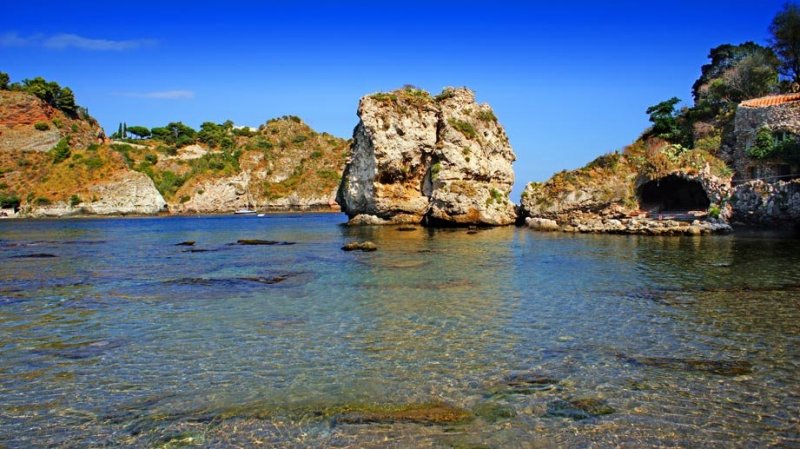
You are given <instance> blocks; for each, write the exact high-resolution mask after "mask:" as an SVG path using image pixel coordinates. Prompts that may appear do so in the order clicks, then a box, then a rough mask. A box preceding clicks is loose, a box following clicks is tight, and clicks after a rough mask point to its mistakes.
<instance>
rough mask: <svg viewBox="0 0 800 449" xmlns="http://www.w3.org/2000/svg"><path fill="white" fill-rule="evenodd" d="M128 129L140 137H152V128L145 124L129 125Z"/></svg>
mask: <svg viewBox="0 0 800 449" xmlns="http://www.w3.org/2000/svg"><path fill="white" fill-rule="evenodd" d="M127 131H128V132H129V133H131V134H133V135H134V136H136V137H138V138H139V139H146V138H148V137H150V130H149V129H147V128H146V127H144V126H130V127H128V130H127Z"/></svg>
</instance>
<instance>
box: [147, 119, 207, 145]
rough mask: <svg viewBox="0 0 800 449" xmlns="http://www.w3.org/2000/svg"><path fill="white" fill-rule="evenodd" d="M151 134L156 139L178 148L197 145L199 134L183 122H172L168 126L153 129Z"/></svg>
mask: <svg viewBox="0 0 800 449" xmlns="http://www.w3.org/2000/svg"><path fill="white" fill-rule="evenodd" d="M150 134H151V135H152V136H153V138H154V139H158V140H161V141H162V142H164V143H167V144H170V145H175V146H177V147H182V146H186V145H191V144H193V143H195V141H196V137H197V132H196V131H195V130H194V129H193V128H191V127H190V126H186V125H184V124H183V123H182V122H171V123H169V124H167V126H164V127H161V128H153V129H151V130H150Z"/></svg>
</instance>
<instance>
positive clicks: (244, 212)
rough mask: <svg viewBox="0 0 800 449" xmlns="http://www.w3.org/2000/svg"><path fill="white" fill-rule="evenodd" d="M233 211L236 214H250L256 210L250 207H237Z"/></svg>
mask: <svg viewBox="0 0 800 449" xmlns="http://www.w3.org/2000/svg"><path fill="white" fill-rule="evenodd" d="M233 213H234V214H236V215H251V214H254V213H256V211H254V210H250V209H239V210H237V211H234V212H233Z"/></svg>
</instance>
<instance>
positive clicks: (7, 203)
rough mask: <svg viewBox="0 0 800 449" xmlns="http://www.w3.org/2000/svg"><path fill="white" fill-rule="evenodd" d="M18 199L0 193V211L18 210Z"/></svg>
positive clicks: (15, 196)
mask: <svg viewBox="0 0 800 449" xmlns="http://www.w3.org/2000/svg"><path fill="white" fill-rule="evenodd" d="M19 203H20V199H19V197H18V196H17V195H14V194H5V193H2V192H0V209H11V208H13V209H15V210H16V209H19Z"/></svg>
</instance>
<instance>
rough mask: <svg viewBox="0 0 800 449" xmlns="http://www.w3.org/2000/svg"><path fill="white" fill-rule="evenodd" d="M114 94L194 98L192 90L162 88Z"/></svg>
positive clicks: (180, 98) (171, 98)
mask: <svg viewBox="0 0 800 449" xmlns="http://www.w3.org/2000/svg"><path fill="white" fill-rule="evenodd" d="M114 95H117V96H120V97H132V98H152V99H156V100H188V99H190V98H194V92H192V91H191V90H161V91H155V92H118V93H116V94H114Z"/></svg>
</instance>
